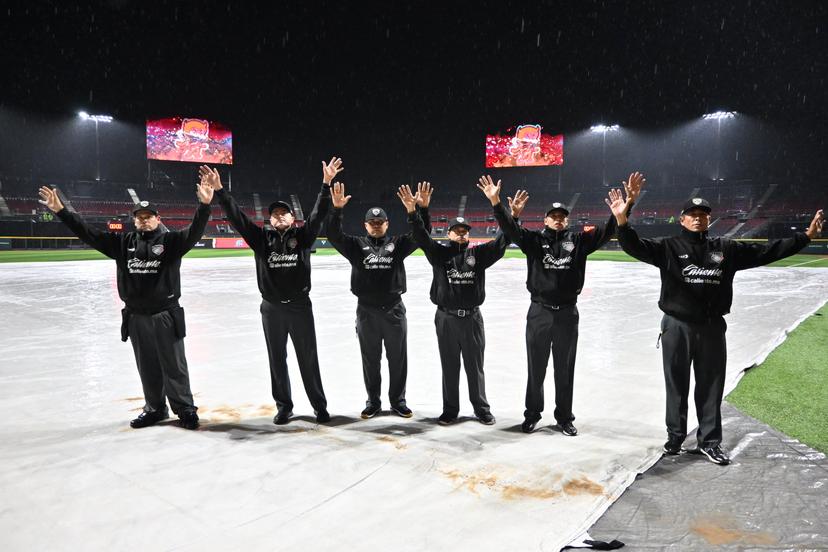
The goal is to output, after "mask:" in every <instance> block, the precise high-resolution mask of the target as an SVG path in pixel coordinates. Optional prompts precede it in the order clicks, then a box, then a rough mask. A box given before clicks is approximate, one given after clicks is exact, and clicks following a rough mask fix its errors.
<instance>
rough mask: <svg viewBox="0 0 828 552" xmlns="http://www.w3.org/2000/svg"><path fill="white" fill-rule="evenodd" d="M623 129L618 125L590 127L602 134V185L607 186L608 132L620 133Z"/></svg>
mask: <svg viewBox="0 0 828 552" xmlns="http://www.w3.org/2000/svg"><path fill="white" fill-rule="evenodd" d="M620 129H621V127H619V126H618V125H593V126H591V127H589V130H591V131H592V132H600V133H601V184H603V185H604V186H606V185H607V132H618V131H619V130H620Z"/></svg>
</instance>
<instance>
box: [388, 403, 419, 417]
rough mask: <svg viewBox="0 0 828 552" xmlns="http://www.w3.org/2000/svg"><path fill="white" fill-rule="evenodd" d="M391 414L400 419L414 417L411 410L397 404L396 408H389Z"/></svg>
mask: <svg viewBox="0 0 828 552" xmlns="http://www.w3.org/2000/svg"><path fill="white" fill-rule="evenodd" d="M391 412H393V413H394V414H396V415H397V416H399V417H400V418H410V417H411V416H413V415H414V413H413V412H411V409H410V408H408V407H407V406H405V405H404V404H399V405H397V406H392V407H391Z"/></svg>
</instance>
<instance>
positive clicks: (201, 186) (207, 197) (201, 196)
mask: <svg viewBox="0 0 828 552" xmlns="http://www.w3.org/2000/svg"><path fill="white" fill-rule="evenodd" d="M213 191H214V190H213V187H212V186H211V185H210V184H208V183H207V181H206V180H204V179H202V180H201V182H199V183H198V184H196V197H197V198H198V200H199V201H200V202H201V203H203V204H204V205H210V202H211V201H213Z"/></svg>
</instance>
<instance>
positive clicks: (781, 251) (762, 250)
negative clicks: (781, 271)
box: [734, 209, 824, 270]
mask: <svg viewBox="0 0 828 552" xmlns="http://www.w3.org/2000/svg"><path fill="white" fill-rule="evenodd" d="M823 221H824V217H823V213H822V209H820V210H819V211H817V212H816V214H815V215H814V218H813V220H811V224H810V225H809V226H808V229H807V230H806V231H805V232H798V233H797V234H795V235H794V236H793V237H792V238H786V239H781V240H774V241H772V242H768V243H765V244H759V243H745V242H734V243H735V245H736V270H744V269H746V268H754V267H757V266H764V265H766V264H770V263H772V262H774V261H778V260H779V259H784V258H785V257H790V256H791V255H793V254H795V253H797V252H799V251H800V250H801V249H802V248H803V247H805V246H806V245H808V242H810V241H811V240H812V239H813V238H817V237H819V235H820V234H821V233H822V223H823Z"/></svg>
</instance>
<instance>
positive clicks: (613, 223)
mask: <svg viewBox="0 0 828 552" xmlns="http://www.w3.org/2000/svg"><path fill="white" fill-rule="evenodd" d="M645 182H647V179H646V178H644V175H642V174H641V173H640V172H634V173H631V174H630V176H629V178H628V179H627V180H625V181H624V182H623V186H624V191H625V192H626V194H627V195H626V199H625V201H624V205H625V209H624V213H623V218H624V219H625V220H627V217H629V216H630V210H631V209H632V206H633V204H634V203H635V201H636V200H637V199H638V196H639V195H640V194H641V187H642V186H643V185H644V183H645ZM604 201H606V202H608V200H607V199H605V200H604ZM607 205H609V202H608V203H607ZM617 230H618V220H617V218H616V216H615V213H611V214H610V216H609V218H608V219H607V222H606V223H605V224H603V225H601V226H599V227H598V228H597V229H596V230H595V231H594V232H585V233H584V237H585V238H586V242H587V250H588V252H589V253H592V252H593V251H597V250H598V249H600V248H601V247H603V246H604V244H606V243H607V242H608V241H610V239H612V237H613V236H614V235H615V233H616V231H617Z"/></svg>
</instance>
